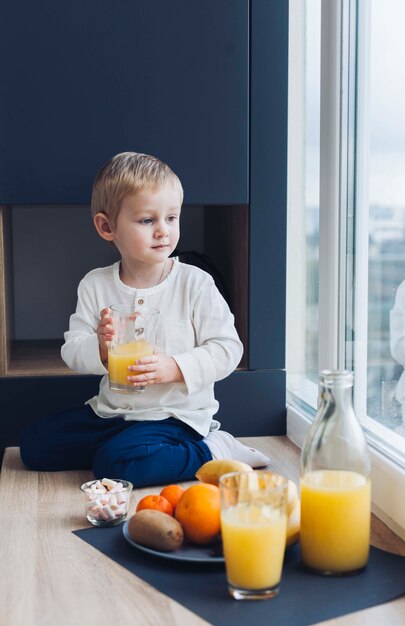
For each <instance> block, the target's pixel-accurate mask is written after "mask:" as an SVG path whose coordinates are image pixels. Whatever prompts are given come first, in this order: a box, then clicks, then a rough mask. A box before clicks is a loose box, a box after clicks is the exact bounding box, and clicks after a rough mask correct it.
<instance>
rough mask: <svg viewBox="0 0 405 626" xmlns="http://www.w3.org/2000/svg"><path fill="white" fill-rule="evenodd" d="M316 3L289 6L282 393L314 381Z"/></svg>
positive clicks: (300, 390) (301, 390)
mask: <svg viewBox="0 0 405 626" xmlns="http://www.w3.org/2000/svg"><path fill="white" fill-rule="evenodd" d="M320 37H321V0H307V1H306V2H302V0H291V2H290V42H291V45H290V71H289V81H290V84H289V150H288V154H289V163H288V175H289V181H290V184H289V192H288V193H289V197H288V258H287V281H288V282H287V373H288V374H287V375H288V381H287V388H288V389H289V391H290V392H293V393H297V394H298V395H299V396H300V397H301V398H303V397H305V399H306V400H307V402H308V404H313V405H314V406H315V404H314V402H315V400H316V392H315V395H314V394H313V393H312V394H311V393H310V395H311V397H312V399H313V401H312V402H311V401H309V400H308V394H307V393H306V392H308V386H311V385H308V383H311V382H312V383H315V384H317V381H318V286H319V280H318V274H319V272H318V269H319V153H320V143H319V142H320V136H319V134H320V43H321V40H320Z"/></svg>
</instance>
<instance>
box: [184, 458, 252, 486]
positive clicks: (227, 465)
mask: <svg viewBox="0 0 405 626" xmlns="http://www.w3.org/2000/svg"><path fill="white" fill-rule="evenodd" d="M228 472H253V469H252V468H251V467H250V465H247V463H242V462H241V461H234V460H233V459H217V460H215V459H214V460H212V461H207V462H206V463H204V465H201V467H200V469H199V470H198V471H197V472H196V475H195V477H196V478H197V479H198V480H201V482H203V483H210V484H211V485H218V483H219V479H220V477H221V476H222V475H223V474H228Z"/></svg>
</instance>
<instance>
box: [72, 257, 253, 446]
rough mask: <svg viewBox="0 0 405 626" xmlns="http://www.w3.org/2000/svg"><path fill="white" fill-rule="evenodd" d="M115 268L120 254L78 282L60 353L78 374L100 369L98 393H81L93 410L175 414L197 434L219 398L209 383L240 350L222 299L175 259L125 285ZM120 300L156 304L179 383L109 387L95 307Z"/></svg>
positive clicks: (204, 278)
mask: <svg viewBox="0 0 405 626" xmlns="http://www.w3.org/2000/svg"><path fill="white" fill-rule="evenodd" d="M119 268H120V262H117V263H114V265H111V266H109V267H104V268H98V269H95V270H93V271H91V272H89V273H88V274H86V276H85V277H84V278H83V279H82V281H81V282H80V284H79V287H78V301H77V308H76V312H75V313H74V314H73V315H71V317H70V324H69V330H68V331H67V332H66V333H65V343H64V345H63V346H62V351H61V353H62V358H63V360H64V361H65V363H66V364H67V365H68V366H69V367H70V368H71V369H73V370H75V371H77V372H80V373H82V374H102V375H103V378H102V379H101V382H100V389H99V394H98V395H97V396H94V397H93V398H91V399H90V400H88V404H90V406H91V407H92V409H93V410H94V412H95V413H96V414H97V415H98V416H99V417H104V418H109V417H117V416H121V417H123V418H124V419H126V420H161V419H165V418H166V417H176V418H178V419H179V420H181V421H182V422H185V423H186V424H189V425H190V426H191V427H192V428H194V430H196V431H197V432H199V433H200V434H201V435H203V436H204V437H205V436H206V435H207V434H208V432H209V430H210V424H211V421H212V417H213V415H215V413H216V412H217V411H218V406H219V404H218V401H217V400H216V399H215V396H214V383H215V382H216V381H217V380H221V379H222V378H225V377H226V376H228V375H229V374H230V373H231V372H232V371H233V370H234V369H235V368H236V367H237V365H238V364H239V362H240V359H241V356H242V352H243V348H242V344H241V341H240V340H239V337H238V334H237V332H236V330H235V326H234V317H233V315H232V313H231V312H230V310H229V307H228V305H227V303H226V302H225V300H224V299H223V297H222V296H221V294H220V293H219V291H218V289H217V288H216V286H215V283H214V281H213V279H212V277H211V276H210V275H209V274H207V273H206V272H204V271H203V270H200V269H199V268H197V267H194V266H192V265H186V264H184V263H180V262H179V261H178V260H177V259H174V263H173V267H172V270H171V272H170V273H169V275H168V276H167V278H166V279H165V280H164V281H162V283H160V284H159V285H156V286H155V287H151V288H149V289H135V288H133V287H129V286H128V285H125V284H124V283H123V282H122V281H121V279H120V277H119ZM125 303H127V304H130V305H131V306H132V307H133V308H134V310H135V309H136V310H147V309H148V308H150V307H156V308H157V309H159V311H160V318H161V324H162V327H163V351H164V352H165V353H166V354H168V355H169V356H172V357H173V358H174V359H175V360H176V362H177V364H178V366H179V368H180V370H181V371H182V374H183V377H184V383H165V384H156V385H150V386H148V387H146V390H145V392H144V393H142V394H134V395H131V394H123V393H118V392H115V391H112V390H111V389H110V388H109V384H108V376H107V370H106V368H105V366H104V364H103V363H102V361H101V359H100V353H99V344H98V338H97V334H96V330H97V325H98V322H99V319H100V311H101V310H102V309H104V308H106V307H108V306H111V305H112V304H125Z"/></svg>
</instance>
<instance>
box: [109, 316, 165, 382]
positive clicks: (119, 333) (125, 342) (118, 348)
mask: <svg viewBox="0 0 405 626" xmlns="http://www.w3.org/2000/svg"><path fill="white" fill-rule="evenodd" d="M110 309H111V317H112V320H113V327H114V337H113V340H112V341H111V343H110V345H109V347H108V376H109V380H110V389H113V390H114V391H118V392H120V393H142V392H143V391H144V390H145V386H134V385H133V383H131V382H130V381H129V380H127V377H128V376H130V375H135V374H138V373H139V374H141V373H142V372H138V373H135V372H130V371H129V370H128V366H129V365H136V361H137V360H138V359H141V358H142V357H144V356H150V355H152V354H154V352H155V351H156V344H157V337H158V329H159V311H158V309H149V310H148V311H147V312H145V313H144V312H138V311H134V310H133V309H132V307H130V306H129V305H127V304H113V305H111V307H110Z"/></svg>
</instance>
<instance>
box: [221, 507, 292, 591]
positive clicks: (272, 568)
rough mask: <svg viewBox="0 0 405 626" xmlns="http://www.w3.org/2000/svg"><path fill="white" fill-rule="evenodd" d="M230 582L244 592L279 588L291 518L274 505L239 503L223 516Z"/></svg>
mask: <svg viewBox="0 0 405 626" xmlns="http://www.w3.org/2000/svg"><path fill="white" fill-rule="evenodd" d="M221 529H222V541H223V545H224V555H225V565H226V573H227V578H228V582H229V583H230V584H231V585H233V586H234V587H238V588H242V589H268V588H271V587H275V586H277V585H278V583H279V582H280V579H281V570H282V567H283V559H284V551H285V542H286V532H287V516H286V513H285V512H284V511H282V510H277V509H272V508H271V507H270V506H266V505H263V506H256V505H254V504H237V505H235V506H230V507H229V508H227V509H225V510H223V511H222V513H221Z"/></svg>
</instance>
